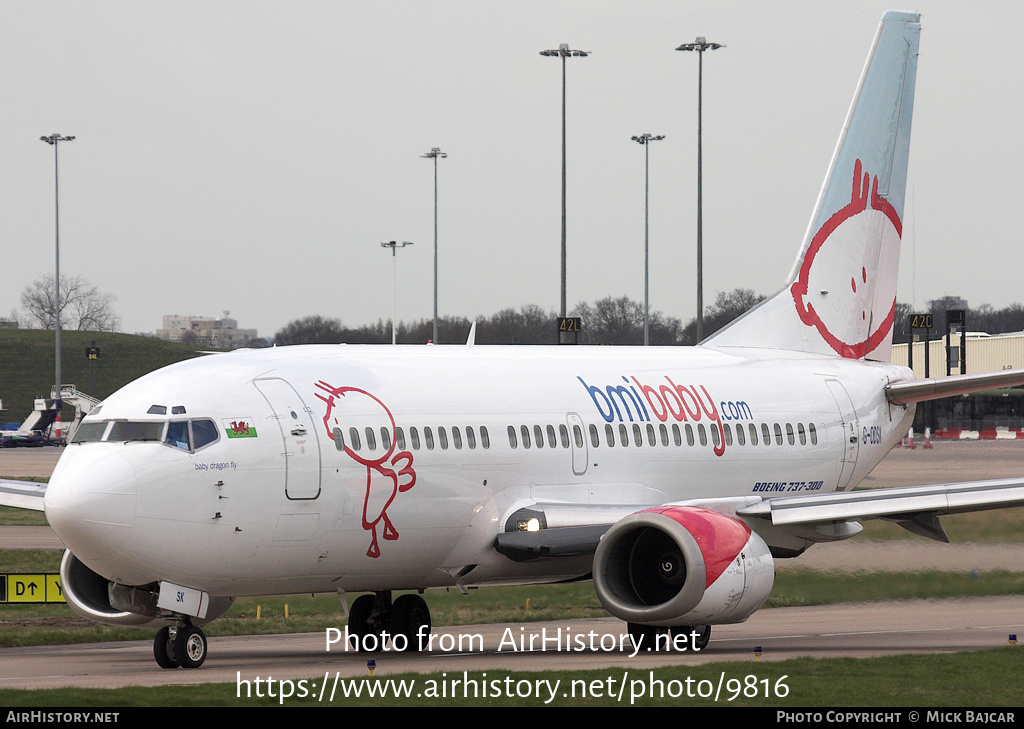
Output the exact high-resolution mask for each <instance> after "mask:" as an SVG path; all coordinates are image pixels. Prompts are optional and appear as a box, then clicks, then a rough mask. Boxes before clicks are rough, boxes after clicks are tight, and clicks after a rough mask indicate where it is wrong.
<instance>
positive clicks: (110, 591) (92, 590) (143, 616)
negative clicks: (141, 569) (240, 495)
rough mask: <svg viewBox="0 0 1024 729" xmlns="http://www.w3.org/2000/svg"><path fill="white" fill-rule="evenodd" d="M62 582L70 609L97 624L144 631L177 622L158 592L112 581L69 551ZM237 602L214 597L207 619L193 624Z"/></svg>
mask: <svg viewBox="0 0 1024 729" xmlns="http://www.w3.org/2000/svg"><path fill="white" fill-rule="evenodd" d="M60 583H61V590H62V591H63V593H64V600H65V601H66V602H67V604H68V607H70V608H71V609H72V610H73V611H75V612H76V613H78V614H79V615H81V616H82V617H83V618H88V619H89V620H94V621H96V622H97V623H103V624H104V625H119V626H130V627H135V628H144V627H163V626H165V625H174V624H176V622H177V620H176V616H175V614H174V613H170V612H167V611H165V610H161V609H160V608H158V607H157V596H158V595H157V592H156V591H155V590H154V589H147V588H141V587H131V586H129V585H120V584H117V583H114V582H111V581H110V580H108V579H107V578H106V577H104V576H103V575H100V574H98V573H96V572H93V571H92V570H91V569H89V567H87V566H86V565H85V563H83V562H82V561H81V560H80V559H78V557H76V556H75V555H74V554H72V553H71V550H66V551H65V552H64V558H63V559H62V560H61V563H60ZM233 601H234V598H230V597H215V598H212V599H211V600H210V607H209V609H208V610H207V612H206V617H205V618H203V619H202V620H197V619H194V618H193V619H191V620H190V622H191V623H192V624H193V625H196V626H200V625H205V624H206V623H209V622H210V621H211V620H214V619H216V618H218V617H220V616H221V615H223V614H224V613H225V612H227V610H228V608H229V607H231V603H232V602H233Z"/></svg>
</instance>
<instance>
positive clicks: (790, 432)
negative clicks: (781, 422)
mask: <svg viewBox="0 0 1024 729" xmlns="http://www.w3.org/2000/svg"><path fill="white" fill-rule="evenodd" d="M786 440H788V441H789V444H790V445H796V438H795V437H794V435H793V424H792V423H786Z"/></svg>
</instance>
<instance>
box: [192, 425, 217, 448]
mask: <svg viewBox="0 0 1024 729" xmlns="http://www.w3.org/2000/svg"><path fill="white" fill-rule="evenodd" d="M192 439H193V444H194V446H195V449H196V450H199V449H200V448H202V447H203V446H204V445H208V444H210V443H213V441H215V440H217V426H216V425H214V422H213V421H212V420H193V421H192Z"/></svg>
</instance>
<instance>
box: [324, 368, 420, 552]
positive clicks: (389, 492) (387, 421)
mask: <svg viewBox="0 0 1024 729" xmlns="http://www.w3.org/2000/svg"><path fill="white" fill-rule="evenodd" d="M316 386H317V387H318V388H319V389H321V390H323V391H324V393H326V394H320V393H317V394H316V396H317V397H318V398H320V399H321V400H323V401H324V402H325V403H327V411H326V413H325V414H324V427H325V428H326V429H327V433H328V434H329V435H330V437H331V438H332V439H333V440H334V443H335V446H337V447H338V449H339V450H343V451H344V452H345V455H347V456H348V457H349V458H351V459H352V460H354V461H356V462H358V463H361V464H362V465H363V466H365V467H366V494H365V497H364V500H363V529H366V530H367V531H369V532H370V534H371V538H370V548H369V549H368V550H366V555H367V556H368V557H379V556H380V545H379V544H378V542H377V536H378V534H377V528H378V526H380V527H381V530H382V533H381V534H380V536H382V537H384V539H387V540H389V541H391V540H395V539H398V530H397V529H395V525H394V524H392V523H391V519H389V518H388V507H389V506H391V502H393V501H394V500H395V497H396V496H397V495H398V494H399V493H401V492H405V491H408V490H409V489H411V488H412V487H413V486H414V485H415V484H416V471H415V470H414V469H413V467H412V454H411V453H409V451H400V452H398V453H396V452H395V451H396V449H397V444H396V442H395V419H394V417H393V416H392V415H391V411H390V410H388V408H387V406H386V405H385V404H384V403H383V402H381V401H380V400H379V399H378V398H377V397H376V396H375V395H371V394H370V393H368V392H367V391H366V390H361V389H359V388H358V387H333V386H332V385H329V384H327V383H326V382H324V381H323V380H321V381H320V382H318V383H317V384H316ZM346 422H348V423H359V427H360V428H363V432H362V434H360V432H359V428H354V427H352V426H351V425H350V426H349V428H350V430H349V431H346V430H345V428H344V425H345V423H346ZM346 432H349V433H350V434H351V435H353V436H354V438H351V440H350V442H346V441H345V437H346ZM364 437H365V439H366V442H365V444H363V445H365V446H366V447H365V449H364V448H361V447H360V445H361V444H360V441H358V440H356V438H364ZM378 437H379V438H380V439H381V443H380V444H379V447H378V444H377V442H376V440H377V438H378Z"/></svg>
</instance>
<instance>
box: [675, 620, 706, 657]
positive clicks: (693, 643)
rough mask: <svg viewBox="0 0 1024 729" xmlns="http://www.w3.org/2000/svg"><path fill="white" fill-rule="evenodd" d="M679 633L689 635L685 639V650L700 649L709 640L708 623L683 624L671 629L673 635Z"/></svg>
mask: <svg viewBox="0 0 1024 729" xmlns="http://www.w3.org/2000/svg"><path fill="white" fill-rule="evenodd" d="M679 633H682V634H683V635H687V636H689V637H688V638H687V639H686V640H687V642H686V646H687V650H691V651H702V650H704V649H705V648H707V647H708V643H709V642H710V641H711V626H710V625H683V626H680V627H678V628H673V629H672V634H673V635H678V634H679ZM694 633H696V634H697V637H696V638H694V637H693V634H694Z"/></svg>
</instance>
